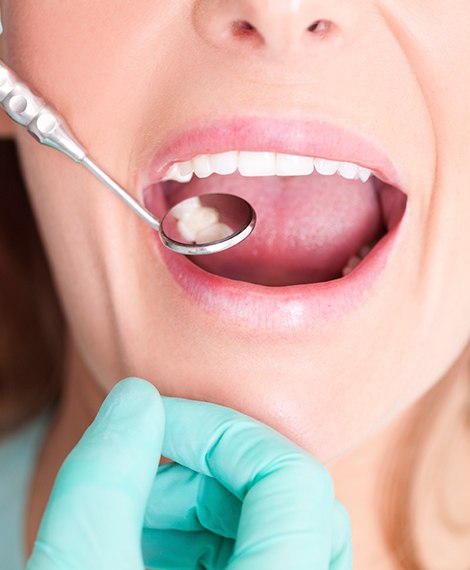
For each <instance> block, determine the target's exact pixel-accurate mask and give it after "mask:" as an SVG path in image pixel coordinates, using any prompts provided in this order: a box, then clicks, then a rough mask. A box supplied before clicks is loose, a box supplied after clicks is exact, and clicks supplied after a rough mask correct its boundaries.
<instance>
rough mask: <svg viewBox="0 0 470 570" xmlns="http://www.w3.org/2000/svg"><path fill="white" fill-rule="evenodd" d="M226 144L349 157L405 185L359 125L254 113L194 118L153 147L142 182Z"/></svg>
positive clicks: (223, 148)
mask: <svg viewBox="0 0 470 570" xmlns="http://www.w3.org/2000/svg"><path fill="white" fill-rule="evenodd" d="M229 150H247V151H250V150H251V151H264V152H282V153H286V154H298V155H304V156H314V157H318V158H326V159H331V160H339V161H347V162H354V163H355V164H358V165H359V166H364V167H366V168H369V169H371V170H372V171H373V173H374V174H375V175H376V176H377V177H378V178H380V179H381V180H382V181H383V182H385V183H386V184H390V185H392V186H394V187H396V188H398V189H400V190H403V189H404V187H406V181H405V176H404V174H403V172H402V171H401V170H400V169H399V166H398V165H397V164H396V162H395V161H394V160H393V158H392V156H391V152H390V151H389V150H388V149H386V148H385V147H384V146H383V145H382V144H381V143H380V142H379V141H378V140H376V139H375V138H374V137H372V136H370V135H369V134H366V133H363V132H361V131H360V129H355V130H352V129H351V128H346V127H344V126H342V125H340V124H338V123H336V122H334V121H329V120H327V119H325V118H321V119H312V118H307V119H304V118H301V119H299V118H284V117H282V118H280V117H259V116H255V117H253V116H234V117H232V118H229V119H215V120H207V119H204V120H201V121H194V122H193V124H192V125H191V126H189V127H186V128H184V129H182V130H180V131H179V132H177V133H176V134H174V135H173V137H172V138H171V140H170V141H169V142H168V143H167V144H166V145H165V146H164V147H163V148H161V149H159V150H158V151H157V153H156V154H155V156H154V157H153V158H152V160H151V161H150V164H149V166H148V168H147V169H145V171H144V173H143V176H142V180H141V182H142V185H143V186H144V187H145V186H149V185H151V184H155V183H157V182H159V181H160V180H161V179H162V178H163V177H164V176H165V174H166V173H167V171H168V168H169V167H170V166H171V165H172V164H173V163H175V162H182V161H186V160H190V159H191V158H193V157H195V156H197V155H199V154H215V153H219V152H225V151H229Z"/></svg>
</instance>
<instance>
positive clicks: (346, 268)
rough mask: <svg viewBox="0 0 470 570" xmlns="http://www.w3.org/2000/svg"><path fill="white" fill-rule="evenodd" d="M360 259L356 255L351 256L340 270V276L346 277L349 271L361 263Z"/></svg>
mask: <svg viewBox="0 0 470 570" xmlns="http://www.w3.org/2000/svg"><path fill="white" fill-rule="evenodd" d="M361 261H362V260H361V258H360V257H359V256H357V255H352V256H351V257H350V258H349V259H348V262H347V263H346V265H345V266H344V267H343V270H342V274H343V277H344V276H345V275H348V274H349V273H351V271H352V270H353V269H354V268H355V267H357V266H358V265H359V263H360V262H361Z"/></svg>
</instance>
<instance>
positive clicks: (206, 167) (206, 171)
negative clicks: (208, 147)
mask: <svg viewBox="0 0 470 570" xmlns="http://www.w3.org/2000/svg"><path fill="white" fill-rule="evenodd" d="M192 162H193V168H194V173H195V174H196V176H197V177H198V178H207V177H208V176H210V175H211V174H212V168H211V162H210V160H209V156H208V155H207V154H201V155H199V156H196V157H195V158H193V160H192Z"/></svg>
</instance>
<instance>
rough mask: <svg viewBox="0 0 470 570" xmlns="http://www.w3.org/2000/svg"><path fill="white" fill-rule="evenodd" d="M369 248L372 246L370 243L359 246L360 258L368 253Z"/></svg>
mask: <svg viewBox="0 0 470 570" xmlns="http://www.w3.org/2000/svg"><path fill="white" fill-rule="evenodd" d="M371 250H372V248H371V246H370V245H363V246H362V247H361V249H360V250H359V255H360V256H361V258H362V259H364V257H366V255H369V253H370V252H371Z"/></svg>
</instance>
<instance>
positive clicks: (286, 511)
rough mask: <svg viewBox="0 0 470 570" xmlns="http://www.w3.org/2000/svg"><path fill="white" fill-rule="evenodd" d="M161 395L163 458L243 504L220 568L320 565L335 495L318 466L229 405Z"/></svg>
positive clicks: (325, 557) (325, 561)
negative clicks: (231, 550)
mask: <svg viewBox="0 0 470 570" xmlns="http://www.w3.org/2000/svg"><path fill="white" fill-rule="evenodd" d="M162 400H163V403H164V407H165V416H166V422H167V423H166V430H165V437H164V441H163V448H162V453H163V455H165V456H166V457H169V458H171V459H173V460H174V461H176V462H178V463H181V464H182V465H185V466H187V467H189V468H191V469H193V470H195V471H198V472H200V473H204V474H205V475H209V476H212V477H215V478H216V479H217V480H218V481H219V482H220V483H221V484H222V485H224V486H225V487H227V489H229V491H231V492H232V493H233V494H234V495H236V496H237V497H238V498H239V499H240V500H241V501H244V504H243V508H242V513H241V517H240V525H239V532H238V537H237V542H236V545H235V550H234V553H233V556H232V558H231V559H230V563H229V565H228V568H229V569H230V570H234V569H235V568H236V569H237V570H242V569H243V570H245V569H248V568H249V569H252V568H271V569H272V570H275V569H277V568H286V567H290V568H296V570H302V569H304V568H305V570H307V569H308V570H310V569H311V568H315V569H317V570H323V569H325V570H326V569H328V568H329V564H330V555H331V546H332V528H333V508H334V501H335V498H334V490H333V482H332V479H331V476H330V475H329V473H328V471H327V470H326V468H325V467H324V466H323V465H322V464H321V463H320V462H319V461H317V460H316V459H315V458H313V457H312V456H310V455H308V454H307V453H306V452H305V451H304V450H302V449H301V448H300V447H298V446H297V445H295V444H294V443H293V442H292V441H290V440H289V439H287V438H286V437H284V436H283V435H282V434H280V433H278V432H277V431H275V430H274V429H272V428H270V427H269V426H267V425H265V424H262V423H261V422H258V421H257V420H255V419H253V418H250V417H249V416H247V415H245V414H242V413H240V412H237V411H236V410H232V409H230V408H226V407H224V406H220V405H218V404H212V403H207V402H199V401H194V400H185V399H181V398H169V397H163V398H162Z"/></svg>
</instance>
